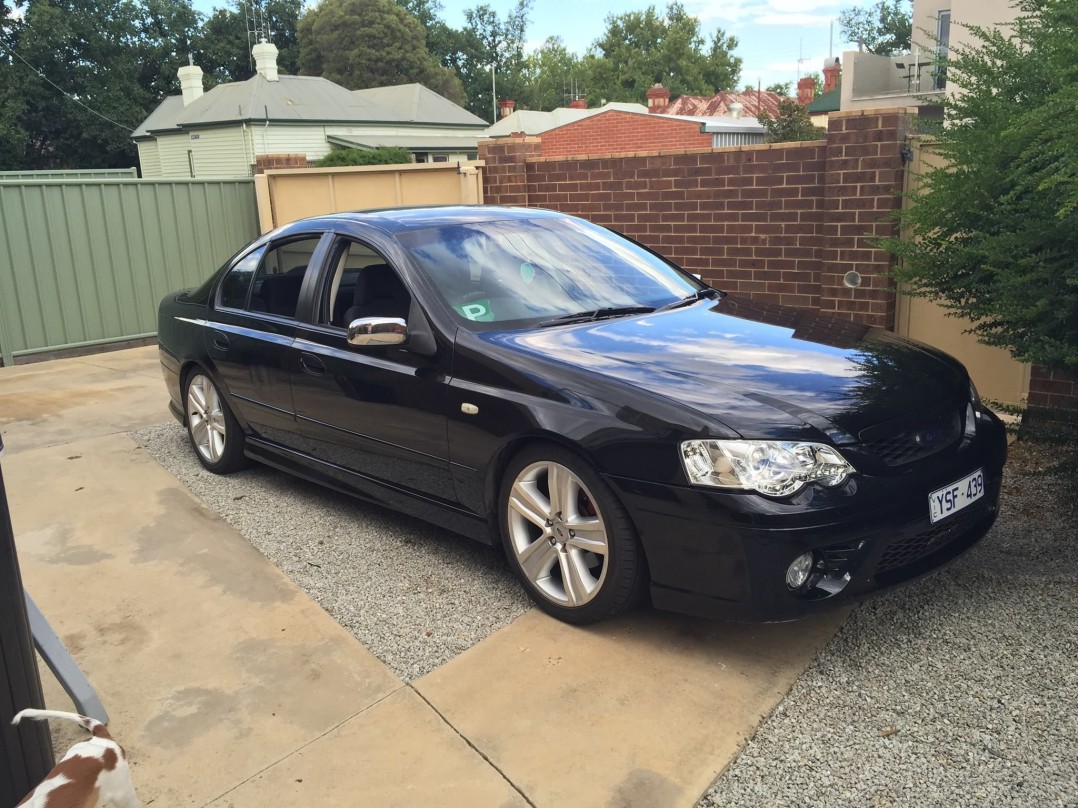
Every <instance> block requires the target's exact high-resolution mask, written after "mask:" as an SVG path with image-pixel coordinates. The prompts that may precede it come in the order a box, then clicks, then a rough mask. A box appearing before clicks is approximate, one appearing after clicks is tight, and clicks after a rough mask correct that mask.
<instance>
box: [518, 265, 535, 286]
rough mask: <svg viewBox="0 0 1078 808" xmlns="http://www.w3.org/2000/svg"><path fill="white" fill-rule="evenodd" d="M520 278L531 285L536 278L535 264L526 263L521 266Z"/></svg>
mask: <svg viewBox="0 0 1078 808" xmlns="http://www.w3.org/2000/svg"><path fill="white" fill-rule="evenodd" d="M520 277H521V279H522V280H523V281H524V283H531V282H532V280H533V279H534V278H535V264H532V263H528V262H525V263H523V264H521V265H520Z"/></svg>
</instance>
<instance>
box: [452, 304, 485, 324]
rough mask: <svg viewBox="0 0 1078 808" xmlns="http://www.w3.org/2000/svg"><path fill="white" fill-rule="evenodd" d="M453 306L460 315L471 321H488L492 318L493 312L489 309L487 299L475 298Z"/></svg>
mask: <svg viewBox="0 0 1078 808" xmlns="http://www.w3.org/2000/svg"><path fill="white" fill-rule="evenodd" d="M453 308H455V309H456V310H457V311H458V312H460V314H461V316H462V317H467V318H468V319H469V320H472V321H473V322H477V323H489V322H492V321H493V320H494V312H493V311H491V308H490V301H489V300H476V301H473V302H471V303H464V304H463V305H460V306H454V307H453Z"/></svg>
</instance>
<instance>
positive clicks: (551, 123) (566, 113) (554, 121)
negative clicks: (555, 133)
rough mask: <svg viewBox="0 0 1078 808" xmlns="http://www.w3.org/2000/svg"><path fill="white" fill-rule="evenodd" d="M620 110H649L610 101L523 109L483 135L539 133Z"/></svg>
mask: <svg viewBox="0 0 1078 808" xmlns="http://www.w3.org/2000/svg"><path fill="white" fill-rule="evenodd" d="M610 110H618V111H620V112H647V111H648V109H647V107H645V106H644V105H643V104H628V103H617V102H610V103H609V104H604V105H603V106H601V107H595V108H594V109H575V108H571V107H558V108H557V109H553V110H550V111H549V112H540V111H539V110H531V109H522V110H518V111H517V112H514V113H512V114H511V115H507V116H506V117H504V118H502V119H501V120H500V121H498V122H497V123H496V124H494V125H493V126H491V127H490V128H489V129H487V131H486V132H484V133H483V137H508V136H509V135H511V134H513V133H514V132H523V133H524V134H526V135H539V134H542V133H543V132H546V131H547V130H549V129H556V128H558V127H559V126H565V124H567V123H573V122H574V121H579V120H582V119H583V118H590V117H591V116H592V115H598V114H599V113H600V112H608V111H610Z"/></svg>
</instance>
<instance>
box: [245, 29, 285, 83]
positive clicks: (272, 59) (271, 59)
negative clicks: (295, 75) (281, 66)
mask: <svg viewBox="0 0 1078 808" xmlns="http://www.w3.org/2000/svg"><path fill="white" fill-rule="evenodd" d="M251 55H252V56H253V57H255V72H256V73H258V74H259V75H261V76H263V77H264V78H265V79H266V81H280V79H279V78H278V77H277V46H276V45H274V44H273V43H272V42H267V41H266V40H265V39H263V40H262V41H261V42H259V43H258V44H257V45H255V46H254V47H253V48H251Z"/></svg>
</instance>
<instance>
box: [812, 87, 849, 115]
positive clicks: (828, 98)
mask: <svg viewBox="0 0 1078 808" xmlns="http://www.w3.org/2000/svg"><path fill="white" fill-rule="evenodd" d="M841 104H842V87H841V86H839V87H836V88H835V89H833V90H831V91H830V92H826V93H824V94H823V95H818V96H816V97H815V98H813V99H812V101H810V102H809V105H808V107H806V109H808V111H809V113H810V114H811V113H816V114H820V113H823V112H838V109H839V106H840V105H841Z"/></svg>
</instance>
